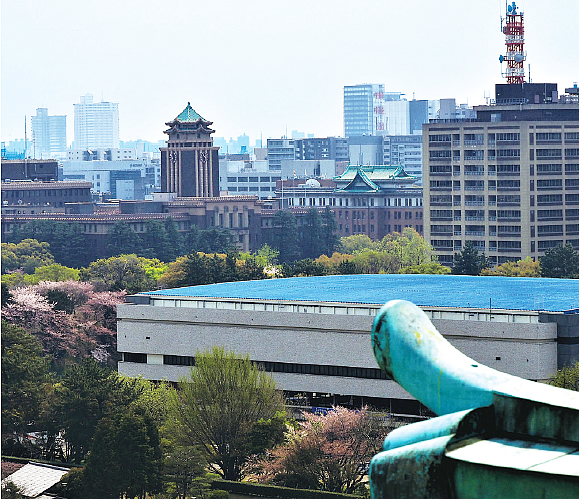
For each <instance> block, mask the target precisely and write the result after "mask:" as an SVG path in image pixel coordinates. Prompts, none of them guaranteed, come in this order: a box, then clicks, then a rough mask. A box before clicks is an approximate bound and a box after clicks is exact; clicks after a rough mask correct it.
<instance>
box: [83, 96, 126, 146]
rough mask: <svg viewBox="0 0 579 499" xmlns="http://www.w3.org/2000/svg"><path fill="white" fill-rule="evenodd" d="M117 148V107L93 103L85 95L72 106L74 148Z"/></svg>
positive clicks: (105, 103)
mask: <svg viewBox="0 0 579 499" xmlns="http://www.w3.org/2000/svg"><path fill="white" fill-rule="evenodd" d="M95 147H102V148H118V147H119V105H118V104H117V103H115V102H93V96H92V95H91V94H86V95H84V96H82V97H81V98H80V103H79V104H75V105H74V148H75V149H91V148H95Z"/></svg>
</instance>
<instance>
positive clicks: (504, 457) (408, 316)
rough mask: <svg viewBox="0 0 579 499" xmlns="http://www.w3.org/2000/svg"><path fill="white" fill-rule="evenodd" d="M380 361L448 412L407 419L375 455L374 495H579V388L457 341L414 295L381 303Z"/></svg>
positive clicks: (463, 498)
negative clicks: (487, 362)
mask: <svg viewBox="0 0 579 499" xmlns="http://www.w3.org/2000/svg"><path fill="white" fill-rule="evenodd" d="M372 348H373V350H374V355H375V357H376V360H377V361H378V364H379V365H380V367H381V368H382V369H383V370H384V371H385V372H386V373H387V374H388V375H389V376H391V377H392V379H394V380H395V381H396V382H398V383H399V384H400V385H401V386H402V387H403V388H404V389H405V390H407V391H408V392H409V393H410V394H412V395H413V396H414V397H416V398H417V399H418V400H419V401H420V402H422V403H423V404H424V405H425V406H427V407H428V408H429V409H431V410H432V411H433V412H434V413H436V414H437V415H438V416H439V417H436V418H432V419H430V420H427V421H423V422H420V423H414V424H411V425H407V426H403V427H401V428H399V429H396V430H394V431H393V432H391V433H390V434H389V435H388V437H387V438H386V440H385V441H384V447H383V452H381V453H379V454H377V455H376V456H374V458H373V459H372V462H371V464H370V488H371V491H372V498H373V499H382V498H389V499H396V498H404V499H418V498H432V499H439V498H440V499H442V498H444V499H448V498H451V499H453V498H456V499H475V498H476V499H486V498H488V499H491V498H492V499H499V498H501V499H503V498H519V497H520V498H525V499H532V498H553V499H554V498H578V497H579V394H578V393H577V392H571V391H569V390H563V389H561V388H554V387H552V386H549V385H544V384H541V383H535V382H532V381H528V380H524V379H521V378H518V377H516V376H511V375H508V374H505V373H501V372H499V371H496V370H494V369H491V368H489V367H487V366H483V365H481V364H479V363H478V362H476V361H474V360H472V359H470V358H469V357H467V356H466V355H464V354H462V353H461V352H459V351H458V350H457V349H455V348H454V347H453V346H452V345H451V344H450V343H449V342H448V341H447V340H445V339H444V338H443V337H442V335H441V334H440V333H439V332H438V331H437V330H436V328H435V327H434V326H433V325H432V323H431V322H430V320H429V319H428V317H427V316H426V314H424V312H422V310H420V309H419V308H418V307H417V306H415V305H414V304H412V303H410V302H407V301H402V300H394V301H390V302H388V303H387V304H386V305H384V306H383V307H382V308H381V309H380V311H379V312H378V314H377V316H376V319H375V321H374V326H373V329H372Z"/></svg>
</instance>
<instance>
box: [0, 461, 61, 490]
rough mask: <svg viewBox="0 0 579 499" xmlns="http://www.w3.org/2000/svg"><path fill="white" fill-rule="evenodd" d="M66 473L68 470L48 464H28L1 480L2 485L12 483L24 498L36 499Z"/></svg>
mask: <svg viewBox="0 0 579 499" xmlns="http://www.w3.org/2000/svg"><path fill="white" fill-rule="evenodd" d="M68 472H69V469H68V468H60V467H58V466H50V465H48V464H40V463H28V464H27V465H25V466H23V467H22V468H20V469H19V470H17V471H15V472H14V473H12V474H11V475H8V476H7V477H6V478H5V479H4V480H2V484H3V485H4V484H5V483H7V482H13V483H14V484H15V485H16V486H18V488H19V489H20V490H21V491H22V494H23V495H24V496H25V497H37V496H38V495H40V494H42V493H43V492H44V491H46V490H48V489H50V487H52V486H53V485H56V484H57V483H58V482H59V481H60V479H61V478H62V477H63V476H64V475H66V474H67V473H68Z"/></svg>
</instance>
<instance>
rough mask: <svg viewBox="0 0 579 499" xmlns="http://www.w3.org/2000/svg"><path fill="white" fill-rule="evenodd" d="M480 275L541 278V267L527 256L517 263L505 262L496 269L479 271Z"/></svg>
mask: <svg viewBox="0 0 579 499" xmlns="http://www.w3.org/2000/svg"><path fill="white" fill-rule="evenodd" d="M481 275H495V276H504V277H541V266H540V264H539V262H535V261H533V259H532V258H531V257H530V256H528V257H527V258H525V259H524V260H518V261H517V262H505V263H503V264H501V265H497V266H496V267H492V268H486V269H483V270H482V271H481Z"/></svg>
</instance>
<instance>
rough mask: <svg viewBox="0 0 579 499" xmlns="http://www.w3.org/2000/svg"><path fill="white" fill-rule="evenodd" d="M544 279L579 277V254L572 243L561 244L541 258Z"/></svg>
mask: <svg viewBox="0 0 579 499" xmlns="http://www.w3.org/2000/svg"><path fill="white" fill-rule="evenodd" d="M539 262H540V264H541V275H542V276H543V277H557V278H577V277H579V253H577V251H575V250H574V249H573V246H571V243H567V244H566V245H565V246H563V245H562V244H559V245H558V246H556V247H555V248H549V249H548V250H546V251H545V254H544V255H543V256H541V257H539Z"/></svg>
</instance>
